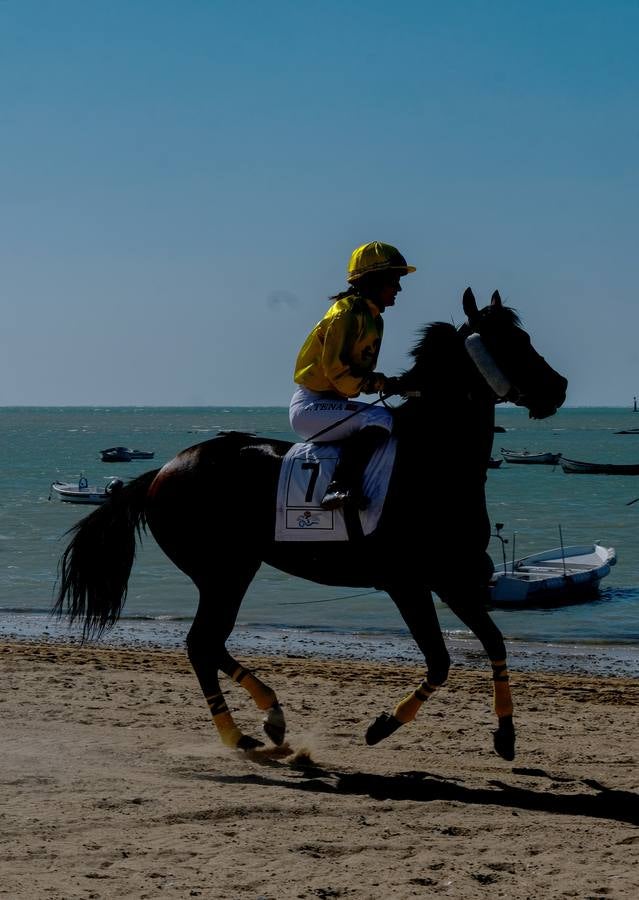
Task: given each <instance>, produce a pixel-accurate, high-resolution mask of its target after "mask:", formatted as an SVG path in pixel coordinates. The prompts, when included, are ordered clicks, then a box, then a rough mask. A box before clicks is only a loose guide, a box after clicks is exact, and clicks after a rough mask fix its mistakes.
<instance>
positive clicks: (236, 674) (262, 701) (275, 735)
mask: <svg viewBox="0 0 639 900" xmlns="http://www.w3.org/2000/svg"><path fill="white" fill-rule="evenodd" d="M220 669H221V670H222V671H223V672H224V673H225V674H226V675H228V676H229V678H232V679H233V681H236V682H237V683H238V684H239V685H241V687H243V688H244V689H245V690H247V691H248V692H249V694H250V695H251V697H252V698H253V700H254V701H255V705H256V706H257V708H258V709H261V710H262V711H263V712H264V713H265V716H264V719H263V720H262V728H263V729H264V732H265V734H266V736H267V737H269V738H270V739H271V740H272V741H273V743H274V744H277V745H278V746H279V745H280V744H283V743H284V736H285V734H286V721H285V719H284V712H283V711H282V707H281V706H280V704H279V702H278V699H277V696H276V694H275V691H274V690H273V689H272V688H270V687H268V685H266V684H264V682H263V681H261V680H260V679H259V678H258V677H257V676H256V675H254V674H253V673H252V672H250V671H249V670H248V669H245V668H244V666H242V665H241V664H240V663H239V662H237V660H235V659H233V657H232V656H231V655H230V654H229V653H228V652H226V653H225V657H224V659H223V661H222V663H221V664H220Z"/></svg>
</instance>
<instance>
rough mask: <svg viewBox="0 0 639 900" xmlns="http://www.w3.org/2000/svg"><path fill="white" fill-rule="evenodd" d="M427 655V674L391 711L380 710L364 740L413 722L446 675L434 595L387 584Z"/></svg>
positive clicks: (373, 741)
mask: <svg viewBox="0 0 639 900" xmlns="http://www.w3.org/2000/svg"><path fill="white" fill-rule="evenodd" d="M386 590H387V592H388V594H389V595H390V597H391V598H392V599H393V601H394V603H395V605H396V606H397V608H398V610H399V611H400V613H401V615H402V618H403V619H404V621H405V622H406V624H407V625H408V627H409V629H410V632H411V634H412V635H413V637H414V638H415V642H416V643H417V646H418V647H419V649H420V650H421V651H422V653H423V654H424V657H425V659H426V667H427V670H426V677H425V678H424V680H423V681H422V683H421V684H420V685H419V687H418V688H416V689H415V690H414V691H412V692H411V693H410V694H408V695H407V696H406V697H404V699H403V700H400V701H399V703H398V704H397V706H396V707H395V709H394V710H393V713H392V715H388V713H382V714H381V715H380V716H378V717H377V719H375V721H374V722H372V723H371V724H370V726H369V727H368V730H367V731H366V743H367V744H369V745H371V744H378V743H379V742H380V741H381V740H383V738H385V737H388V736H389V735H390V734H393V732H394V731H397V729H398V728H399V727H400V726H401V725H406V724H407V723H408V722H412V721H413V719H414V718H415V716H416V715H417V713H418V712H419V709H420V708H421V706H422V704H423V703H425V702H426V700H428V698H429V697H430V696H431V695H432V694H433V693H434V692H435V691H436V690H437V688H438V687H441V686H442V685H443V684H444V683H445V682H446V679H447V677H448V669H449V667H450V656H449V655H448V650H447V649H446V644H445V641H444V637H443V635H442V632H441V628H440V625H439V620H438V618H437V612H436V610H435V604H434V603H433V595H432V594H431V592H430V591H428V590H424V589H423V588H416V587H406V588H398V587H393V588H386Z"/></svg>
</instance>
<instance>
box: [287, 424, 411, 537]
mask: <svg viewBox="0 0 639 900" xmlns="http://www.w3.org/2000/svg"><path fill="white" fill-rule="evenodd" d="M396 446H397V442H396V440H395V438H394V437H391V438H389V440H388V441H385V442H384V444H382V445H381V446H380V447H378V448H377V449H376V450H375V451H374V453H373V455H372V456H371V459H370V462H369V464H368V466H367V468H366V471H365V473H364V480H363V489H364V493H365V494H366V496H367V498H368V499H369V505H368V506H367V508H366V509H363V510H357V509H354V508H346V509H330V510H329V509H322V507H321V506H320V502H321V500H322V497H323V496H324V494H325V493H326V489H327V487H328V485H329V483H330V482H331V481H332V479H333V473H334V471H335V466H336V465H337V461H338V460H339V457H340V453H341V444H340V443H334V444H326V443H321V444H319V443H313V442H307V443H298V444H293V446H292V447H291V449H290V450H289V451H288V452H287V454H286V456H285V457H284V459H283V460H282V468H281V471H280V478H279V482H278V488H277V499H276V514H275V540H276V541H348V540H354V539H356V538H357V537H362V536H367V535H369V534H372V533H373V531H375V529H376V527H377V525H378V523H379V517H380V516H381V514H382V510H383V508H384V500H385V498H386V492H387V490H388V483H389V481H390V476H391V473H392V470H393V464H394V462H395V451H396Z"/></svg>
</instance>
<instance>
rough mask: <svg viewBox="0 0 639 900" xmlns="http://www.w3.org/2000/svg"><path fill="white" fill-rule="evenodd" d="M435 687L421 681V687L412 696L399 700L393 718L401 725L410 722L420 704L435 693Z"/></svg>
mask: <svg viewBox="0 0 639 900" xmlns="http://www.w3.org/2000/svg"><path fill="white" fill-rule="evenodd" d="M435 689H436V685H433V684H430V683H429V681H428V679H426V681H422V683H421V685H420V686H419V687H418V688H417V690H416V691H413V692H412V694H408V696H407V697H404V699H403V700H400V701H399V703H398V704H397V706H396V707H395V709H394V711H393V716H394V717H395V718H396V719H397V721H398V722H401V723H402V725H405V724H406V723H407V722H412V721H413V719H414V718H415V716H416V715H417V713H418V712H419V710H420V707H421V706H422V704H423V703H424V702H425V701H426V700H428V698H429V697H430V695H431V694H432V693H433V692H434V691H435Z"/></svg>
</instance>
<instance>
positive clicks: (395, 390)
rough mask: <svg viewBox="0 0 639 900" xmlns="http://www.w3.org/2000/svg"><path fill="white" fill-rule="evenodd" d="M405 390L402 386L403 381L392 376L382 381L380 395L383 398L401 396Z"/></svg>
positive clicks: (404, 386) (403, 385)
mask: <svg viewBox="0 0 639 900" xmlns="http://www.w3.org/2000/svg"><path fill="white" fill-rule="evenodd" d="M405 390H406V385H405V384H404V380H403V379H402V378H396V377H395V376H394V375H393V376H391V377H390V378H385V379H384V386H383V388H382V394H383V395H384V396H385V397H392V396H393V395H395V394H399V395H403V393H404V391H405Z"/></svg>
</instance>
